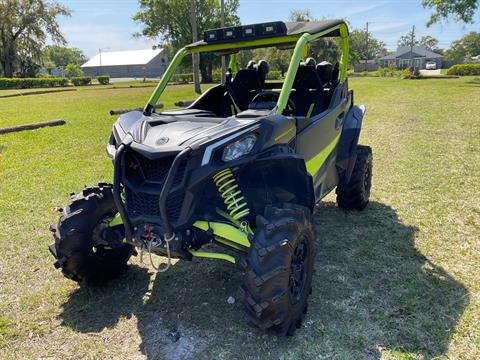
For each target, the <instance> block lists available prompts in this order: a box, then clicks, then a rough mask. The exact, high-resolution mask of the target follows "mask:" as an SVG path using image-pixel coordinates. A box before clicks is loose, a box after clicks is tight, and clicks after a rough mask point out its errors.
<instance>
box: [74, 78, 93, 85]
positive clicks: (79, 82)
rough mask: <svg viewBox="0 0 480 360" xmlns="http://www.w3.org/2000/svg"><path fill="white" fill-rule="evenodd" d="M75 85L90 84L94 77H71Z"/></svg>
mask: <svg viewBox="0 0 480 360" xmlns="http://www.w3.org/2000/svg"><path fill="white" fill-rule="evenodd" d="M70 80H71V81H72V84H73V85H75V86H85V85H90V83H91V82H92V78H91V77H90V76H76V77H72V78H71V79H70Z"/></svg>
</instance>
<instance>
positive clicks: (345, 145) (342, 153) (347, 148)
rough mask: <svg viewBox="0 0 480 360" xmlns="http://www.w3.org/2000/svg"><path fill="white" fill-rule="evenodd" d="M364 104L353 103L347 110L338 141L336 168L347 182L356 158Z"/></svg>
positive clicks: (341, 177)
mask: <svg viewBox="0 0 480 360" xmlns="http://www.w3.org/2000/svg"><path fill="white" fill-rule="evenodd" d="M365 110H366V109H365V106H364V105H360V106H357V105H354V106H352V107H351V108H350V110H349V111H348V113H347V115H346V118H345V122H344V124H343V128H342V134H341V135H340V140H339V142H338V152H337V170H338V175H339V177H340V179H342V180H344V181H346V182H348V181H349V180H350V177H351V176H352V171H353V167H354V166H355V162H356V160H357V145H358V139H359V137H360V131H361V129H362V122H363V116H364V115H365Z"/></svg>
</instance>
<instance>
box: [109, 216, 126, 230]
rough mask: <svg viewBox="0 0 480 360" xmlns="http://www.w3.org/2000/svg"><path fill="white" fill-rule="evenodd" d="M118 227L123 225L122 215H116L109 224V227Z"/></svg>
mask: <svg viewBox="0 0 480 360" xmlns="http://www.w3.org/2000/svg"><path fill="white" fill-rule="evenodd" d="M117 225H123V220H122V217H121V216H120V213H116V214H115V216H114V217H113V218H112V220H110V222H109V223H108V227H114V226H117Z"/></svg>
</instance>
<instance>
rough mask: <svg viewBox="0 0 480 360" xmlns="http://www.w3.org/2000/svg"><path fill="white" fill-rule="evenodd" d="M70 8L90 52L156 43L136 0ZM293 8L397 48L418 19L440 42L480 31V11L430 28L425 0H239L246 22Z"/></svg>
mask: <svg viewBox="0 0 480 360" xmlns="http://www.w3.org/2000/svg"><path fill="white" fill-rule="evenodd" d="M60 2H61V3H62V4H64V5H66V6H67V7H68V8H70V9H71V10H72V16H71V17H69V18H60V19H59V22H60V25H61V28H62V31H63V33H64V35H65V36H66V39H67V41H68V44H69V46H71V47H77V48H79V49H81V50H83V51H84V53H85V54H86V55H87V56H89V57H91V56H94V55H95V54H97V53H98V51H99V49H102V51H120V50H138V49H146V48H150V47H151V46H152V45H154V44H156V42H155V41H153V40H148V39H143V38H134V37H133V36H132V34H133V33H135V32H138V31H139V30H140V29H141V24H139V23H136V22H134V21H133V20H132V15H133V14H134V13H135V12H136V11H137V10H138V1H137V0H60ZM292 9H309V10H310V11H311V13H312V15H313V16H314V17H315V18H346V19H347V20H348V22H349V25H350V28H352V29H360V28H365V24H366V22H369V30H370V32H371V33H372V35H373V36H374V37H375V38H377V39H380V40H382V41H384V42H385V43H386V44H387V48H388V49H389V50H395V49H396V46H397V45H396V44H397V41H398V39H399V38H400V36H402V35H405V34H406V33H407V32H408V31H410V30H411V28H412V26H413V25H415V27H416V31H417V34H418V36H419V37H421V36H424V35H431V36H433V37H435V38H437V39H438V40H439V42H440V43H439V46H440V47H441V48H448V47H449V46H450V44H451V42H452V41H453V40H456V39H458V38H460V37H462V36H463V35H464V34H466V33H468V32H470V31H480V12H477V14H476V15H475V19H474V21H475V23H474V24H473V25H472V24H461V23H456V22H454V21H453V20H450V21H447V22H443V23H441V24H436V25H433V26H431V27H430V28H427V27H426V25H425V24H426V22H427V20H428V18H429V16H430V13H431V10H429V9H424V8H423V7H422V6H421V0H369V1H364V0H337V1H332V0H330V1H328V0H327V1H324V0H308V1H295V0H290V1H287V0H285V1H278V0H240V8H239V12H238V14H239V16H240V20H241V22H242V24H252V23H258V22H265V21H273V20H287V19H288V16H289V14H290V10H292Z"/></svg>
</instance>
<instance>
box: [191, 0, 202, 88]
mask: <svg viewBox="0 0 480 360" xmlns="http://www.w3.org/2000/svg"><path fill="white" fill-rule="evenodd" d="M190 22H191V23H192V40H193V42H196V41H197V40H198V32H197V9H196V4H195V0H190ZM192 65H193V83H194V87H195V92H196V93H197V94H201V93H202V90H201V89H200V74H199V69H198V53H193V54H192Z"/></svg>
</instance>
